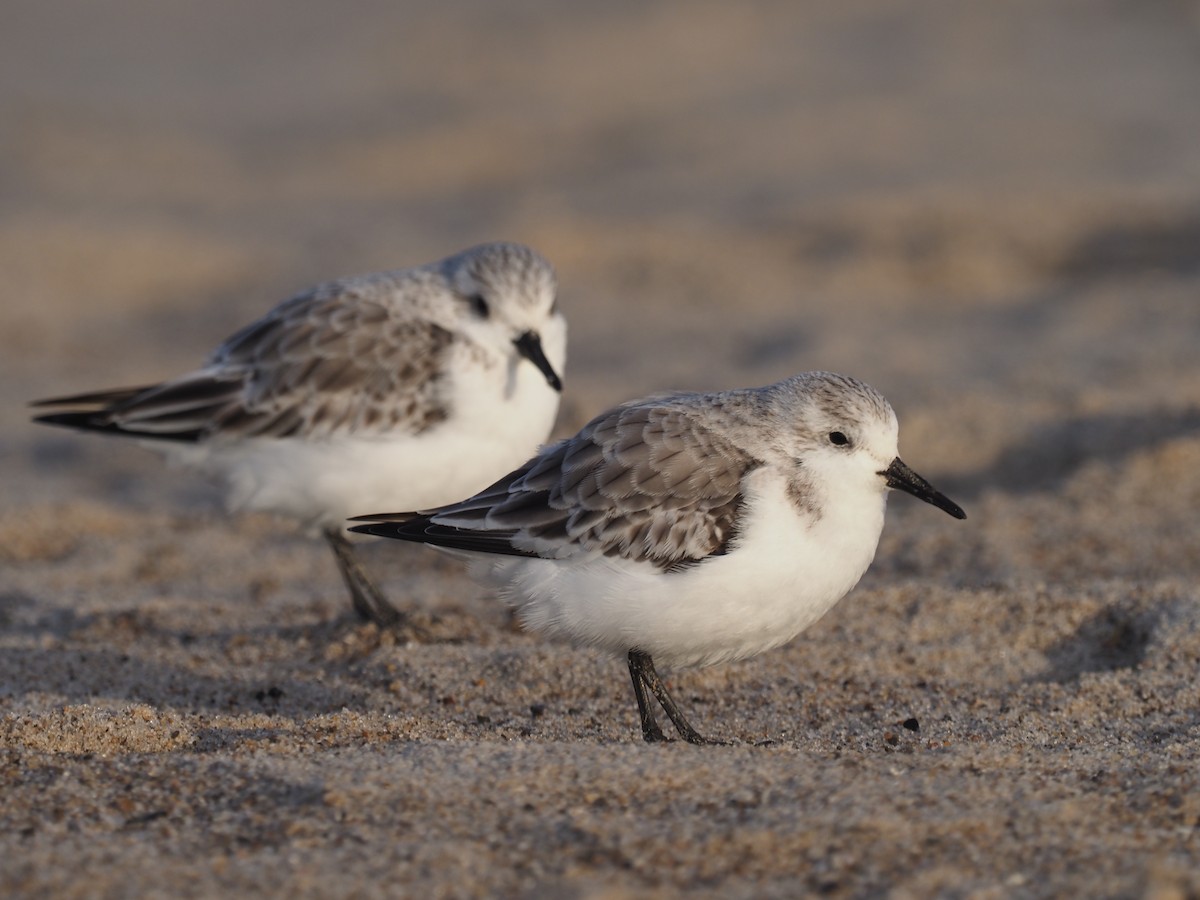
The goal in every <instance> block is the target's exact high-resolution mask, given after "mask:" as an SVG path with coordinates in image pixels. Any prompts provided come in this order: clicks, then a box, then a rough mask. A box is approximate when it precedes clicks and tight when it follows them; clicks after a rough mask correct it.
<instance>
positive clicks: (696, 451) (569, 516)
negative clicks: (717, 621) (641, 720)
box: [356, 398, 758, 569]
mask: <svg viewBox="0 0 1200 900" xmlns="http://www.w3.org/2000/svg"><path fill="white" fill-rule="evenodd" d="M757 464H758V463H757V461H756V460H755V459H753V458H752V457H750V456H749V455H748V454H747V453H746V452H745V451H743V450H742V449H740V448H739V447H737V446H736V445H735V444H733V443H732V442H731V441H730V440H729V439H728V438H726V437H723V436H722V435H720V434H717V433H716V432H714V431H711V430H709V429H707V428H705V427H704V425H703V424H702V423H701V422H700V421H699V418H698V417H697V415H696V413H695V408H694V406H692V405H689V404H687V403H674V404H673V403H671V402H670V398H654V399H652V400H650V401H641V402H635V403H631V404H626V405H623V406H618V407H616V408H615V409H613V410H610V411H609V412H607V413H605V414H603V415H601V416H599V417H598V418H596V419H594V420H593V421H592V422H590V423H589V424H588V425H586V426H585V427H584V428H583V430H582V431H580V432H579V434H578V435H576V436H575V437H573V438H570V439H568V440H566V441H562V442H560V443H558V444H555V445H553V446H551V447H548V448H546V449H545V450H544V451H543V452H542V453H541V454H540V455H539V456H538V457H536V458H535V459H533V460H530V461H529V462H528V463H526V464H525V465H524V466H523V467H521V468H520V469H518V470H517V471H515V472H513V473H512V474H510V475H508V476H507V477H505V478H503V479H501V480H500V481H499V482H497V483H496V484H494V485H493V486H492V487H490V488H488V489H487V490H485V491H482V492H480V493H479V494H477V495H475V496H474V497H472V498H470V499H468V500H464V501H463V502H461V503H456V504H453V505H451V506H446V507H443V508H441V509H437V510H433V511H431V512H428V513H425V514H421V515H415V516H409V517H405V518H404V519H403V520H402V521H397V520H396V519H392V520H391V521H389V522H386V523H383V524H382V525H381V524H380V523H378V522H376V523H374V524H371V525H363V526H358V528H357V529H356V530H362V531H366V532H369V533H372V534H384V535H385V536H387V537H397V538H401V539H404V540H414V541H422V542H425V543H431V544H438V545H440V546H446V547H453V548H456V549H464V550H476V551H482V552H488V553H504V554H509V555H518V556H542V557H547V558H562V557H565V556H572V555H576V554H587V553H597V554H603V555H607V556H612V557H617V558H621V559H627V560H634V561H648V562H650V563H652V564H654V565H656V566H658V567H660V568H663V569H676V568H679V567H683V566H687V565H689V564H692V563H696V562H699V561H700V560H702V559H704V558H705V557H708V556H712V555H718V554H721V553H724V552H725V551H726V549H727V547H728V545H729V542H730V540H731V539H732V537H733V536H734V535H735V533H736V531H737V526H738V519H739V517H740V515H741V510H742V479H743V478H744V477H745V475H746V474H747V473H748V472H749V471H751V470H752V469H753V468H755V467H756V466H757ZM369 518H370V519H372V520H376V519H378V518H379V517H369Z"/></svg>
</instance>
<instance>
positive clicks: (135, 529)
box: [0, 0, 1200, 898]
mask: <svg viewBox="0 0 1200 900" xmlns="http://www.w3.org/2000/svg"><path fill="white" fill-rule="evenodd" d="M5 19H6V23H5V27H4V28H3V29H2V30H0V174H2V177H0V273H3V284H4V288H3V296H4V299H3V303H2V304H0V395H2V400H3V402H2V403H0V425H2V426H3V429H2V431H0V435H2V436H0V447H2V449H3V453H2V454H0V474H2V479H0V486H2V490H3V495H2V496H3V503H2V504H0V893H2V894H4V895H6V896H14V897H16V896H21V897H49V896H53V897H83V896H88V897H96V896H102V897H124V896H172V897H177V896H184V897H214V896H229V895H231V894H232V893H234V892H236V893H238V894H241V895H274V896H313V897H315V896H321V897H335V896H336V897H342V896H346V897H348V896H355V897H374V896H381V897H382V896H422V897H424V896H440V897H481V896H519V897H571V898H574V897H603V898H614V897H626V896H630V897H669V896H676V895H679V894H682V893H685V892H686V893H688V894H689V895H694V896H713V897H716V896H720V897H761V896H777V897H785V896H786V897H791V896H799V895H809V894H820V895H827V896H833V897H876V896H891V897H897V898H910V897H911V898H923V897H931V896H947V897H980V898H983V897H989V898H990V897H1010V896H1013V897H1050V896H1073V897H1082V896H1088V897H1099V896H1115V897H1142V896H1145V897H1155V898H1175V897H1187V896H1197V895H1200V766H1198V757H1200V682H1198V680H1197V670H1198V667H1200V589H1198V587H1197V579H1198V576H1200V542H1198V540H1197V534H1198V528H1197V525H1198V524H1200V513H1198V510H1200V364H1198V363H1197V359H1198V358H1200V357H1198V353H1197V348H1198V346H1200V303H1198V302H1197V297H1198V296H1200V294H1198V291H1200V187H1198V186H1200V103H1197V102H1196V85H1197V84H1200V54H1197V46H1198V44H1200V8H1197V7H1196V5H1195V4H1194V3H1189V2H1174V3H1168V2H1157V3H1138V4H1131V3H1122V2H1117V0H1102V2H1096V3H1068V2H1064V3H1045V2H1044V0H1013V2H1007V3H1003V4H999V3H996V4H957V3H950V2H945V0H912V2H909V3H905V4H898V3H889V2H884V0H873V2H869V0H854V2H837V3H834V2H818V0H812V2H806V3H802V4H775V3H767V2H761V3H746V4H737V5H734V4H720V3H703V2H701V3H682V2H670V3H663V4H654V5H638V4H606V3H605V4H602V3H592V4H573V5H571V6H570V7H569V8H567V7H565V6H562V5H559V4H552V3H549V2H545V0H528V2H521V3H512V4H504V5H502V6H501V5H498V4H489V3H483V2H473V3H472V2H464V3H458V4H442V3H424V2H416V3H408V4H387V3H382V2H378V3H369V2H367V3H361V4H353V5H352V6H343V5H334V4H319V3H312V2H306V3H283V2H279V0H270V2H266V3H262V4H255V5H254V6H253V8H248V7H245V6H244V5H243V4H235V3H233V2H230V0H216V2H210V3H205V4H193V5H192V6H190V7H186V8H184V7H180V6H178V5H161V4H142V3H135V2H133V0H118V2H115V3H107V4H102V5H101V4H92V3H84V2H82V0H65V2H62V3H54V4H40V5H34V4H20V5H17V6H16V7H15V8H14V9H12V10H9V11H8V12H7V13H6V16H5ZM496 238H507V239H514V240H521V241H525V242H528V243H530V244H532V245H534V246H535V247H537V248H538V249H540V250H541V251H542V252H543V253H545V254H546V255H547V256H548V257H549V258H550V259H551V260H553V261H554V262H555V264H556V266H557V267H558V270H559V275H560V282H561V298H562V306H563V308H564V310H565V311H566V313H567V315H568V317H569V320H570V324H571V349H570V360H569V364H568V370H567V379H566V382H567V387H566V391H565V394H564V405H563V410H562V414H561V416H560V421H559V425H558V433H560V434H565V433H569V432H570V431H572V430H574V429H575V428H577V427H578V426H579V425H581V424H582V423H583V422H584V421H586V420H587V419H588V418H589V417H590V416H591V415H592V414H593V413H595V412H597V411H598V410H600V409H602V408H603V407H604V406H605V405H607V404H610V403H613V402H616V401H618V400H621V399H626V398H629V397H633V396H637V395H641V394H645V393H649V392H652V391H656V390H663V389H668V388H695V389H709V388H722V387H734V386H745V385H753V384H763V383H767V382H770V381H773V380H775V379H777V378H780V377H783V376H786V375H788V374H790V373H792V372H795V371H800V370H806V369H817V368H826V369H833V370H836V371H842V372H846V373H849V374H853V375H856V376H858V377H861V378H863V379H864V380H867V381H868V382H870V383H872V384H873V385H875V386H876V387H878V388H880V389H881V390H882V391H883V392H884V393H885V394H886V395H887V396H888V397H889V398H890V399H891V400H892V401H893V404H894V405H895V406H896V408H897V410H898V413H899V416H900V421H901V449H902V453H903V455H904V457H905V459H906V461H907V462H908V463H909V464H910V465H912V466H913V467H914V468H915V469H917V470H918V471H919V472H921V473H922V474H924V475H925V476H926V477H928V478H929V479H930V480H932V481H933V482H934V483H935V484H936V485H937V486H938V487H940V488H941V489H942V490H944V491H945V492H946V493H948V494H949V495H950V496H951V497H953V498H954V499H955V500H957V501H958V502H960V503H961V504H962V505H963V506H964V507H965V508H966V509H967V511H968V513H969V516H970V518H969V519H968V520H967V521H966V522H957V521H954V520H952V519H950V518H949V517H947V516H945V515H943V514H941V513H940V512H938V511H937V510H934V509H932V508H931V507H928V506H925V505H924V504H920V503H917V502H915V501H913V500H911V498H907V497H902V496H898V497H894V498H893V500H892V501H891V504H890V506H891V508H890V510H889V516H888V523H887V526H886V528H885V531H884V535H883V538H882V541H881V544H880V548H879V553H878V555H877V558H876V562H875V564H874V566H873V568H872V569H871V571H870V572H869V573H868V575H867V576H866V577H865V578H864V580H863V582H862V584H861V585H860V586H859V587H858V588H857V589H856V590H855V591H854V592H853V593H852V594H851V595H850V596H849V597H848V598H847V599H846V600H844V601H843V602H842V603H841V604H840V605H839V606H838V607H836V608H835V609H834V611H833V612H831V613H830V614H829V615H828V616H827V617H826V618H825V619H824V620H822V621H821V622H820V623H818V624H817V625H816V626H814V627H813V628H811V629H810V630H809V631H808V632H806V633H805V634H804V635H802V636H801V637H800V638H799V639H797V640H796V641H795V642H794V643H792V644H791V645H789V646H787V647H785V648H783V649H780V650H777V651H774V652H771V653H769V654H766V655H763V656H761V657H759V658H757V659H754V660H750V661H746V662H742V663H738V664H733V665H726V666H721V667H717V668H713V669H708V670H703V671H695V672H683V673H678V674H677V675H675V676H673V677H672V679H671V681H672V684H673V685H674V690H675V694H676V696H677V698H678V699H679V701H680V702H681V704H683V705H684V707H685V708H686V709H687V710H688V712H689V713H690V715H691V717H692V719H693V721H694V723H695V724H696V725H697V726H698V727H699V728H700V729H701V730H702V731H704V732H706V733H708V734H711V735H713V736H715V737H719V738H722V739H725V740H728V741H730V742H731V743H730V745H729V746H720V747H692V746H688V745H681V744H678V743H673V744H670V745H666V746H647V745H645V744H643V743H642V742H641V740H640V739H639V735H638V727H637V717H636V709H635V706H634V704H633V698H632V692H631V690H630V688H629V686H628V683H627V680H628V679H627V674H626V672H625V669H624V666H623V665H622V663H621V662H620V661H618V660H612V659H609V658H606V657H603V656H600V655H598V654H595V653H592V652H588V651H583V650H576V649H573V648H571V647H567V646H563V645H558V644H554V643H550V642H547V641H544V640H541V639H539V638H537V637H536V636H531V635H526V634H522V633H521V632H520V631H519V630H517V629H516V628H514V627H513V626H512V624H511V623H510V622H509V619H508V616H507V614H506V612H505V611H504V609H503V608H502V607H501V605H500V604H499V603H498V601H497V600H496V599H495V598H494V597H493V596H491V595H490V594H489V593H488V591H487V590H486V589H485V588H483V587H480V586H477V585H475V584H474V583H472V582H471V581H470V580H469V579H468V578H467V577H466V576H465V574H464V573H463V572H462V571H460V569H459V567H458V566H457V565H456V564H454V563H453V562H452V561H448V560H444V559H442V558H441V557H440V556H439V555H438V554H435V553H431V552H427V551H424V550H423V548H419V547H407V546H399V545H396V544H393V543H391V542H388V543H387V545H384V544H383V543H380V544H376V545H372V546H371V547H369V548H367V551H366V553H365V554H364V556H365V558H366V562H367V564H368V565H369V566H370V567H371V569H372V570H373V571H374V572H376V573H378V574H379V575H380V577H381V579H382V580H383V581H384V583H385V585H386V588H387V590H388V591H389V593H390V594H391V595H392V596H393V597H394V598H396V599H397V600H398V601H402V602H403V603H404V604H406V605H407V606H408V607H409V608H411V609H412V610H413V611H414V616H415V618H416V620H417V621H418V622H419V623H420V624H421V625H422V626H423V627H424V629H425V631H426V632H427V633H428V635H429V637H428V639H427V640H423V641H413V640H410V639H409V637H408V636H407V635H406V634H404V633H401V634H393V633H390V632H386V633H381V632H380V631H379V630H378V629H376V628H374V627H370V626H363V625H361V624H359V623H358V622H356V621H355V620H354V619H353V618H352V616H351V614H350V610H349V605H348V603H347V601H346V598H345V596H344V593H343V589H342V586H341V584H340V583H339V581H338V576H337V572H336V570H335V569H334V567H333V563H332V560H331V558H330V557H329V554H328V552H327V550H326V548H325V547H324V546H322V545H321V544H320V543H319V542H317V541H314V540H312V539H311V538H309V537H308V536H306V535H304V534H302V533H300V532H298V531H297V530H296V529H295V528H294V527H293V526H291V525H290V524H289V523H286V522H280V521H276V520H273V519H271V518H268V517H263V516H242V517H229V516H227V515H226V514H225V513H224V512H223V510H222V508H221V506H220V504H219V501H218V498H217V496H216V494H215V493H214V492H213V490H212V489H211V488H210V486H208V485H206V484H204V483H203V482H202V481H200V480H199V479H197V478H195V477H193V476H191V475H188V474H187V473H182V472H175V471H171V470H169V469H167V468H166V467H165V466H163V465H162V464H161V462H160V461H159V460H158V459H157V458H156V457H154V456H153V455H152V454H149V453H147V452H145V451H144V450H141V449H140V448H137V447H133V446H127V445H125V444H122V443H120V442H116V441H107V440H103V439H98V438H88V437H84V436H77V435H73V434H70V433H66V432H60V431H55V430H51V429H47V428H42V427H38V426H34V425H32V424H30V423H29V421H28V410H27V409H26V407H25V404H26V403H27V402H28V401H29V400H32V399H35V398H37V397H43V396H52V395H55V394H58V393H63V392H69V391H76V390H83V389H88V388H94V387H107V386H118V385H125V384H135V383H139V382H145V381H150V380H154V379H158V378H162V377H166V376H169V375H171V374H174V373H176V372H178V371H180V370H181V369H183V368H184V367H186V366H190V365H192V364H194V363H196V362H198V361H199V360H200V359H201V358H202V357H203V356H204V355H205V353H206V352H207V351H208V349H209V348H210V347H212V346H213V345H214V344H215V343H216V342H217V341H219V340H221V339H222V338H223V337H225V336H226V335H227V334H229V333H230V332H232V331H233V330H234V329H235V328H237V327H238V326H240V325H241V324H243V323H245V322H246V321H248V320H250V319H251V318H253V317H254V316H256V315H258V314H260V313H261V312H263V311H265V310H266V309H267V308H268V307H269V306H271V305H272V304H273V303H275V302H277V301H278V300H280V299H283V298H284V297H285V296H288V295H289V294H290V293H292V292H293V291H295V290H298V289H300V288H302V287H304V286H306V285H308V284H310V283H313V282H316V281H318V280H321V279H324V278H328V277H332V276H336V275H342V274H349V273H354V272H360V271H371V270H374V269H380V268H389V267H395V266H402V265H410V264H414V263H418V262H422V261H425V260H427V259H432V258H435V257H438V256H441V255H443V254H445V253H447V252H451V251H453V250H456V249H458V248H461V247H464V246H467V245H470V244H472V243H475V242H478V241H482V240H489V239H496ZM364 512H366V510H364Z"/></svg>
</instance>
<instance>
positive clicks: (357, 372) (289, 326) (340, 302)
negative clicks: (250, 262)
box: [37, 279, 452, 441]
mask: <svg viewBox="0 0 1200 900" xmlns="http://www.w3.org/2000/svg"><path fill="white" fill-rule="evenodd" d="M360 286H361V288H363V289H360ZM381 294H386V292H385V291H382V290H381V286H380V285H375V284H373V283H372V282H369V281H366V282H365V281H363V280H362V279H358V280H356V281H355V282H352V283H346V282H330V283H329V284H325V285H321V286H319V287H317V288H315V289H314V290H313V291H311V292H309V293H307V294H302V295H300V296H298V297H295V298H293V299H291V300H289V301H287V302H285V303H282V304H280V305H279V306H277V307H276V308H275V309H274V310H272V311H271V312H270V313H268V314H267V315H266V316H264V317H263V318H262V319H259V320H258V321H257V322H254V323H252V324H251V325H248V326H247V327H245V328H243V329H242V330H241V331H239V332H237V333H236V334H235V335H233V336H232V337H231V338H230V339H229V340H228V341H226V342H225V343H224V344H223V345H222V346H221V347H220V348H219V349H218V350H217V351H216V352H215V353H214V354H213V355H212V356H211V357H210V358H209V360H208V363H207V364H206V365H205V366H204V368H202V369H200V370H198V371H196V372H193V373H190V374H188V375H184V376H182V377H180V378H177V379H174V380H172V381H168V382H164V383H163V384H159V385H154V386H152V387H149V388H144V389H141V390H134V391H128V390H127V391H114V392H111V393H108V394H105V393H100V394H91V395H80V396H79V397H74V398H73V397H65V398H60V399H58V400H48V401H41V403H39V404H37V405H40V406H56V407H67V406H76V407H77V409H75V410H73V411H68V412H62V413H54V414H52V415H48V416H43V417H41V419H40V421H46V422H49V423H50V424H59V425H68V426H71V427H76V428H84V429H89V430H99V431H110V432H120V433H123V434H130V435H136V436H139V437H147V438H161V439H166V440H181V441H196V440H205V439H209V438H213V437H217V436H231V437H249V436H263V437H289V436H294V435H303V436H306V437H325V436H333V435H336V434H339V433H343V432H347V431H354V432H355V433H359V434H364V433H365V434H370V433H391V432H397V431H399V432H409V433H414V434H416V433H420V432H421V431H424V430H426V429H428V428H430V427H431V426H433V425H435V424H436V423H438V422H440V421H442V420H444V419H445V418H446V415H447V412H448V411H447V409H446V408H445V400H444V385H443V384H442V383H441V377H440V373H441V372H442V371H443V366H442V359H443V355H444V352H445V350H446V348H447V346H448V345H449V344H450V342H451V340H452V335H451V333H450V332H449V331H447V330H446V329H445V328H442V327H441V326H438V325H435V324H433V323H430V322H428V321H424V320H421V319H416V318H411V317H409V318H403V317H401V316H397V315H395V310H394V306H393V305H389V304H388V303H387V297H386V296H381ZM106 397H107V398H108V400H109V402H105V398H106ZM85 401H90V402H85Z"/></svg>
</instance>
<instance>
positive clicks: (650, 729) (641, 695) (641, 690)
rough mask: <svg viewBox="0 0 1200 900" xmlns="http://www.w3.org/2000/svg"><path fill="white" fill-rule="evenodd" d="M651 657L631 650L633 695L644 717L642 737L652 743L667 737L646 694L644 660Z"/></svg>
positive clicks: (630, 672)
mask: <svg viewBox="0 0 1200 900" xmlns="http://www.w3.org/2000/svg"><path fill="white" fill-rule="evenodd" d="M649 659H650V657H649V656H647V655H646V654H645V653H641V652H639V651H637V650H630V651H629V677H630V678H632V679H633V695H634V696H635V697H636V698H637V705H638V715H640V716H641V718H642V739H643V740H645V741H646V742H647V743H651V744H652V743H655V742H657V741H665V740H666V739H667V737H666V735H664V734H663V733H662V729H661V728H659V727H658V720H657V719H656V718H654V710H653V708H651V706H650V698H649V697H647V696H646V683H645V682H644V681H643V680H642V669H641V667H642V666H643V665H644V663H643V660H647V661H648V660H649Z"/></svg>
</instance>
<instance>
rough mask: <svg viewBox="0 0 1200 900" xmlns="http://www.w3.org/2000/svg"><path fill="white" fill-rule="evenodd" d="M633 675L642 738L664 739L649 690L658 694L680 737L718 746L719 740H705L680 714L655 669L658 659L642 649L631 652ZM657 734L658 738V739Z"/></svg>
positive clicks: (657, 697)
mask: <svg viewBox="0 0 1200 900" xmlns="http://www.w3.org/2000/svg"><path fill="white" fill-rule="evenodd" d="M629 673H630V675H632V676H633V690H634V693H635V694H636V695H637V701H638V710H639V711H640V712H641V714H642V737H643V738H645V739H646V740H647V741H661V740H663V733H662V730H661V729H660V728H659V727H658V723H657V722H656V721H655V720H654V713H653V711H652V710H651V708H650V704H649V700H648V698H647V697H646V689H647V688H648V689H649V690H650V693H652V694H653V695H654V699H656V700H657V701H658V703H659V705H660V706H661V707H662V708H663V712H665V713H666V714H667V718H669V719H670V720H671V722H672V724H673V725H674V726H675V730H676V731H678V732H679V736H680V737H681V738H683V739H684V740H685V741H687V742H688V743H689V744H716V743H720V742H719V741H711V740H709V739H708V738H706V737H704V736H703V735H702V734H700V733H699V732H698V731H696V729H695V728H693V727H692V726H691V723H690V722H688V720H687V719H685V718H684V716H683V713H681V712H680V711H679V707H678V706H676V705H675V701H674V700H672V699H671V695H670V694H669V693H667V687H666V685H664V684H663V683H662V679H661V678H659V677H658V672H657V671H655V669H654V660H652V659H651V658H650V654H649V653H643V652H642V651H641V650H630V651H629ZM647 719H649V721H650V723H651V725H652V726H653V731H651V730H648V729H647V727H646V722H647ZM655 735H656V736H655Z"/></svg>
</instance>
